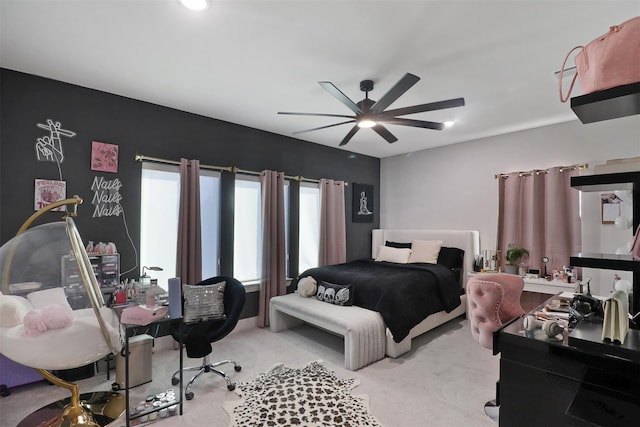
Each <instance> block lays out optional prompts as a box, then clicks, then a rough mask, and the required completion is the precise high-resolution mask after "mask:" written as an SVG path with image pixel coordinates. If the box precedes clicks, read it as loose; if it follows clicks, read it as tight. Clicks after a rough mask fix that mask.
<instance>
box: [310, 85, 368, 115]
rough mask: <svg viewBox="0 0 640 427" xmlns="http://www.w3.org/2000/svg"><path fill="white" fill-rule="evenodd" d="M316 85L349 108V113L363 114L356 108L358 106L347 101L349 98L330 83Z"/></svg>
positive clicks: (349, 100)
mask: <svg viewBox="0 0 640 427" xmlns="http://www.w3.org/2000/svg"><path fill="white" fill-rule="evenodd" d="M318 83H319V84H320V86H322V87H323V88H324V89H325V90H326V91H327V92H329V93H330V94H331V95H333V96H335V97H336V98H337V99H338V101H340V102H342V103H343V104H344V105H346V106H347V108H349V109H350V110H351V111H353V112H354V113H356V114H362V112H363V111H362V109H361V108H360V107H358V105H357V104H356V103H355V102H353V101H352V100H351V99H349V97H348V96H347V95H345V94H344V93H342V92H341V91H340V89H338V88H337V87H335V85H334V84H333V83H331V82H318Z"/></svg>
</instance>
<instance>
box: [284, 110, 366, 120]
mask: <svg viewBox="0 0 640 427" xmlns="http://www.w3.org/2000/svg"><path fill="white" fill-rule="evenodd" d="M278 114H285V115H289V116H318V117H346V118H347V119H355V118H356V116H347V115H346V114H327V113H294V112H291V111H278Z"/></svg>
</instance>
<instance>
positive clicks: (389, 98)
mask: <svg viewBox="0 0 640 427" xmlns="http://www.w3.org/2000/svg"><path fill="white" fill-rule="evenodd" d="M419 80H420V77H418V76H414V75H413V74H411V73H407V74H405V75H404V77H402V78H401V79H400V80H399V81H398V83H396V84H395V86H393V87H392V88H391V89H389V91H388V92H387V93H385V94H384V96H383V97H382V98H380V99H379V100H378V102H376V103H375V104H374V105H373V107H371V111H373V112H374V113H380V112H382V111H384V109H385V108H387V107H388V106H389V105H391V104H393V103H394V101H395V100H396V99H398V98H400V97H401V96H402V95H403V94H404V93H405V92H406V91H408V90H409V88H411V86H413V85H414V84H416V83H418V81H419Z"/></svg>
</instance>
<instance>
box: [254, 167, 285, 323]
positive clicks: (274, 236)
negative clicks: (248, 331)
mask: <svg viewBox="0 0 640 427" xmlns="http://www.w3.org/2000/svg"><path fill="white" fill-rule="evenodd" d="M260 190H261V194H262V279H261V281H260V296H259V299H258V327H260V328H264V327H266V326H269V300H271V297H275V296H278V295H284V294H285V293H286V291H287V283H286V261H285V256H286V252H285V239H284V237H285V228H284V227H285V224H284V213H285V212H284V173H283V172H274V171H268V170H265V171H262V174H261V175H260Z"/></svg>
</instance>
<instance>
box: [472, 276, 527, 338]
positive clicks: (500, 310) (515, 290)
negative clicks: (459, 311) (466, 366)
mask: <svg viewBox="0 0 640 427" xmlns="http://www.w3.org/2000/svg"><path fill="white" fill-rule="evenodd" d="M523 288H524V280H522V278H521V277H520V276H515V275H513V274H501V273H498V274H480V275H477V276H474V277H472V278H471V279H469V281H468V282H467V304H468V306H467V316H468V317H469V324H470V325H471V334H472V335H473V337H474V338H475V339H476V340H478V342H480V345H482V346H483V347H486V348H488V349H490V350H493V332H494V331H496V330H498V329H499V328H500V327H501V326H502V325H503V324H504V323H505V322H507V321H509V320H511V319H513V318H515V317H518V316H522V315H523V314H524V310H523V309H522V307H521V306H520V295H521V294H522V289H523Z"/></svg>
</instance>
